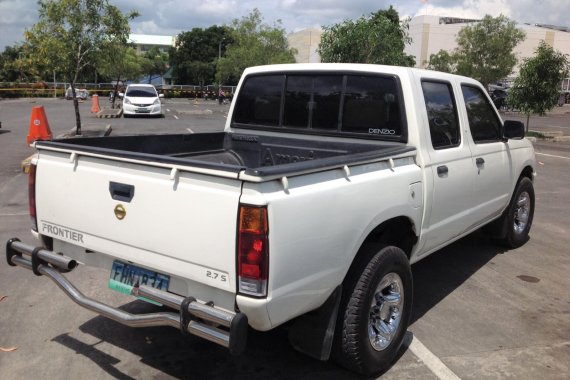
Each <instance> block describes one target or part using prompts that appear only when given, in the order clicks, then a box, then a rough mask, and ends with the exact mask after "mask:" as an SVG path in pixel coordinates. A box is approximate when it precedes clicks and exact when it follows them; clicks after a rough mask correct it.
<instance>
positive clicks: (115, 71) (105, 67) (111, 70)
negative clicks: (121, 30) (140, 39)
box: [97, 43, 143, 108]
mask: <svg viewBox="0 0 570 380" xmlns="http://www.w3.org/2000/svg"><path fill="white" fill-rule="evenodd" d="M114 45H115V46H114V47H113V48H111V47H110V46H107V47H106V48H105V49H104V50H103V52H102V53H101V55H100V56H99V59H98V65H97V67H98V70H99V72H100V73H101V74H102V75H103V76H106V77H109V78H112V80H113V81H115V88H114V89H113V94H114V96H113V103H112V105H111V107H112V108H115V100H116V99H117V93H118V92H119V86H120V84H121V82H122V81H125V80H134V79H137V78H138V77H140V76H141V74H142V73H143V68H142V64H143V62H142V59H143V58H142V57H140V56H139V55H138V54H137V51H136V49H135V48H133V47H131V46H129V45H124V44H122V43H115V44H114ZM106 54H112V56H108V55H106Z"/></svg>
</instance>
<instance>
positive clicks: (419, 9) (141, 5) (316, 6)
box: [0, 0, 570, 50]
mask: <svg viewBox="0 0 570 380" xmlns="http://www.w3.org/2000/svg"><path fill="white" fill-rule="evenodd" d="M110 3H111V4H113V5H115V6H117V7H118V8H119V9H120V10H121V11H123V12H129V11H131V10H137V11H139V12H140V14H141V16H140V17H138V18H136V19H135V20H134V21H132V22H131V29H132V31H133V33H141V34H161V35H175V34H178V33H180V32H181V31H188V30H191V29H192V28H195V27H199V28H205V27H209V26H211V25H223V24H230V23H231V21H232V20H233V19H236V18H238V19H239V18H241V17H243V16H246V15H247V14H248V13H249V12H251V10H253V8H258V9H259V10H260V11H261V13H262V15H263V17H264V21H265V22H266V23H268V24H273V23H274V22H275V21H277V20H279V19H280V20H282V22H283V24H282V25H283V27H284V28H285V29H286V30H287V31H288V32H292V31H296V30H299V29H303V28H311V27H319V26H326V25H332V24H334V23H338V22H341V21H343V20H345V19H355V18H358V17H360V16H362V15H366V14H369V13H371V12H375V11H377V10H379V9H387V8H388V7H389V6H390V4H394V7H395V8H396V10H397V11H398V13H399V14H400V16H415V15H423V14H432V15H438V16H449V17H464V18H481V17H483V16H484V15H485V14H490V15H493V16H498V15H499V14H501V13H502V14H504V15H505V16H507V17H510V18H511V19H513V20H516V21H519V22H527V23H532V24H536V23H542V24H554V25H559V26H570V25H569V24H570V22H569V21H568V15H569V14H570V1H560V0H541V1H540V2H539V4H537V1H536V0H459V1H457V0H427V2H422V1H421V0H402V1H398V2H396V1H393V0H351V1H346V0H110ZM36 21H37V0H0V50H2V49H3V48H4V47H5V46H7V45H12V44H13V43H14V42H16V41H22V40H23V39H24V37H23V33H24V29H25V28H29V27H31V26H32V25H33V24H34V23H35V22H36Z"/></svg>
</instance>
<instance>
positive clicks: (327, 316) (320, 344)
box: [289, 285, 342, 361]
mask: <svg viewBox="0 0 570 380" xmlns="http://www.w3.org/2000/svg"><path fill="white" fill-rule="evenodd" d="M341 295H342V285H339V286H338V287H337V288H336V289H335V290H334V291H333V292H332V294H331V295H330V297H329V298H328V299H327V300H326V301H325V303H324V304H323V305H322V306H321V307H319V308H318V309H316V310H313V311H311V312H309V313H307V314H305V315H303V316H301V317H299V318H297V319H296V320H295V323H294V324H293V326H292V327H291V329H290V330H289V342H290V343H291V345H292V346H293V348H295V349H296V350H297V351H300V352H302V353H304V354H305V355H308V356H310V357H312V358H315V359H318V360H323V361H325V360H328V359H329V357H330V354H331V349H332V343H333V338H334V330H335V326H336V320H337V314H338V307H339V305H340V298H341Z"/></svg>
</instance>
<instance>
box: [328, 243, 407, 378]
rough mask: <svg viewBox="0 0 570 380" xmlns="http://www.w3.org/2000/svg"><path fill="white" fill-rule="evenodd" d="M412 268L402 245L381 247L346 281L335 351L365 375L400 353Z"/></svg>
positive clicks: (384, 366) (339, 358) (348, 365)
mask: <svg viewBox="0 0 570 380" xmlns="http://www.w3.org/2000/svg"><path fill="white" fill-rule="evenodd" d="M412 291H413V290H412V273H411V270H410V264H409V261H408V258H407V256H406V254H405V253H404V252H403V251H402V250H401V249H400V248H397V247H393V246H388V247H384V248H382V249H380V250H379V251H378V252H377V253H376V254H375V255H374V256H373V257H372V259H371V260H370V261H369V262H367V263H364V264H363V265H360V266H357V267H356V268H354V269H353V273H350V274H349V276H348V277H347V280H346V281H345V285H344V292H343V299H342V300H341V309H340V311H339V321H338V322H337V330H336V336H335V345H334V352H333V356H334V358H335V360H336V361H337V362H338V363H339V364H341V365H342V366H344V367H346V368H348V369H350V370H353V371H355V372H358V373H360V374H362V375H367V376H371V375H372V376H373V375H378V374H380V373H382V372H384V371H385V370H387V369H388V368H389V366H390V364H391V363H392V361H393V360H394V358H395V357H396V355H397V354H398V350H399V349H400V346H401V344H402V341H403V339H404V335H405V333H406V329H407V327H408V324H409V321H410V315H411V310H412V298H413V295H412Z"/></svg>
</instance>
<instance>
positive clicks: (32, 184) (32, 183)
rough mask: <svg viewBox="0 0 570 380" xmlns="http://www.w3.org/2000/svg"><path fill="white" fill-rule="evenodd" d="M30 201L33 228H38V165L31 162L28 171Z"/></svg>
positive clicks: (35, 229)
mask: <svg viewBox="0 0 570 380" xmlns="http://www.w3.org/2000/svg"><path fill="white" fill-rule="evenodd" d="M28 201H29V207H30V218H31V219H32V229H33V230H34V231H37V230H38V220H37V215H36V165H34V164H31V165H30V168H29V172H28Z"/></svg>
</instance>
